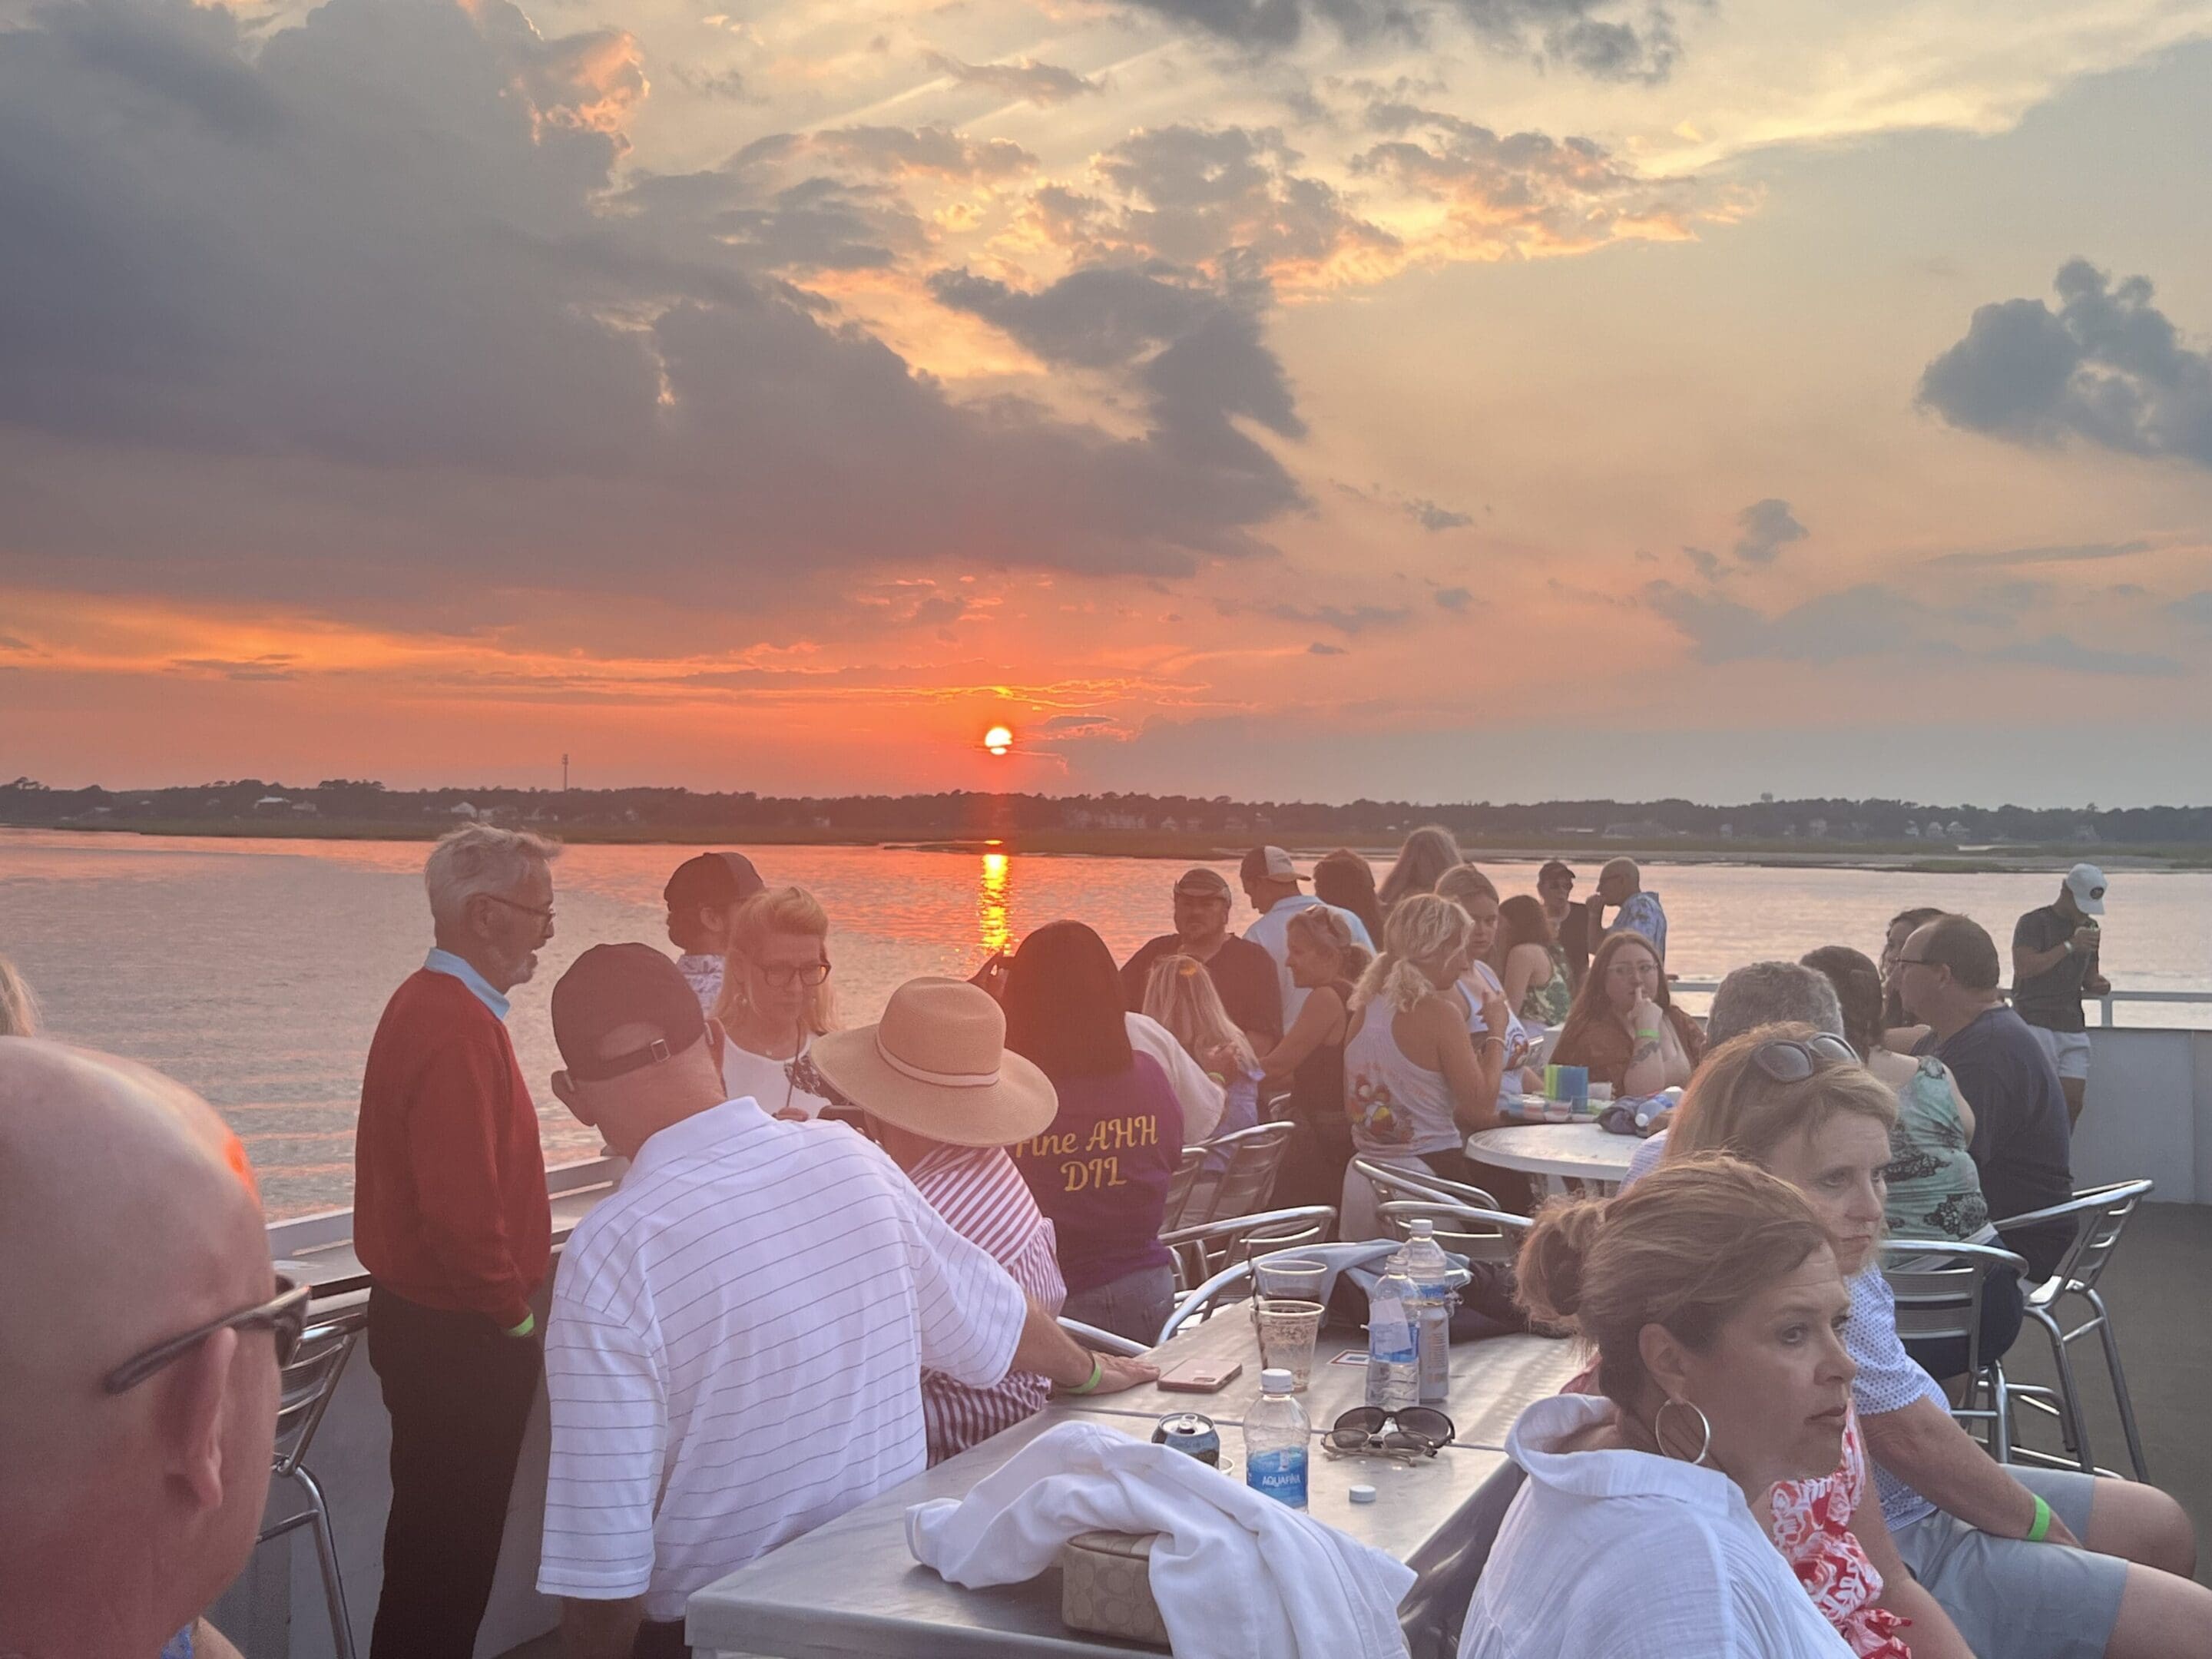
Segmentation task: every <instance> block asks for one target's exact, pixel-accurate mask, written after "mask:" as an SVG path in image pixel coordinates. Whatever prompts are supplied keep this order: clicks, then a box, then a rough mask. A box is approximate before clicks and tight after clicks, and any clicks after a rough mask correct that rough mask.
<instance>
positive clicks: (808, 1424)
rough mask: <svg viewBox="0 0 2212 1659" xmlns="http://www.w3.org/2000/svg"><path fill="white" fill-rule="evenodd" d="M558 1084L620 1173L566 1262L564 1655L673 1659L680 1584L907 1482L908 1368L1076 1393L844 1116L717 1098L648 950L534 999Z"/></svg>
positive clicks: (553, 1533) (1084, 1386) (1025, 1302)
mask: <svg viewBox="0 0 2212 1659" xmlns="http://www.w3.org/2000/svg"><path fill="white" fill-rule="evenodd" d="M553 1035H554V1038H555V1040H556V1042H558V1043H559V1045H560V1048H561V1057H562V1060H565V1061H566V1062H567V1069H566V1070H564V1071H562V1072H560V1073H556V1074H555V1076H554V1079H553V1086H554V1091H555V1092H556V1094H558V1095H559V1096H560V1097H561V1099H562V1101H563V1102H564V1103H566V1104H567V1105H568V1109H569V1110H570V1111H572V1112H574V1114H575V1115H576V1116H577V1117H578V1118H579V1119H580V1121H583V1122H585V1123H586V1124H588V1125H591V1126H592V1127H595V1128H597V1129H598V1130H599V1132H600V1133H602V1134H603V1135H604V1136H605V1139H606V1140H607V1142H608V1144H609V1145H610V1146H612V1147H613V1148H614V1150H615V1151H616V1152H619V1153H622V1154H623V1156H625V1157H627V1158H629V1159H630V1160H631V1166H630V1170H629V1174H628V1175H626V1176H624V1177H623V1183H622V1186H621V1188H619V1190H617V1192H616V1193H615V1194H612V1195H611V1197H609V1198H608V1199H606V1200H605V1201H604V1202H602V1203H601V1204H600V1205H599V1206H598V1207H597V1208H596V1209H594V1210H593V1211H592V1212H591V1213H590V1214H589V1215H587V1216H586V1217H585V1218H584V1219H583V1221H582V1222H581V1223H580V1224H579V1225H578V1226H577V1228H576V1231H575V1232H574V1234H573V1235H572V1236H571V1237H570V1239H569V1241H568V1249H566V1251H565V1252H564V1253H563V1255H562V1261H561V1267H560V1273H559V1274H558V1277H557V1278H556V1281H555V1285H554V1292H553V1313H552V1318H551V1321H550V1323H549V1326H548V1328H547V1332H546V1341H545V1356H546V1358H545V1380H546V1389H547V1393H548V1395H549V1396H550V1401H551V1406H552V1426H553V1449H552V1459H551V1465H550V1470H549V1472H548V1476H547V1481H546V1499H545V1534H544V1548H543V1551H542V1553H541V1554H540V1557H539V1561H538V1589H539V1590H540V1591H542V1592H544V1594H546V1595H557V1596H559V1597H561V1598H562V1632H563V1637H564V1644H565V1647H566V1650H567V1652H568V1655H569V1656H570V1659H632V1656H655V1659H657V1656H660V1655H674V1654H683V1653H685V1652H687V1650H686V1649H685V1647H684V1638H683V1623H682V1621H683V1617H684V1601H685V1600H686V1598H687V1597H689V1596H690V1594H691V1592H692V1591H694V1590H696V1589H700V1588H701V1587H702V1586H703V1585H705V1584H708V1583H712V1582H713V1581H714V1579H716V1578H718V1577H721V1576H722V1575H723V1574H724V1573H726V1572H728V1571H731V1570H732V1569H733V1568H736V1567H738V1566H742V1565H744V1563H746V1562H747V1561H750V1560H751V1559H754V1558H755V1557H756V1556H758V1555H761V1554H763V1553H766V1552H767V1551H769V1550H771V1549H774V1548H775V1547H776V1546H777V1545H779V1544H782V1543H785V1542H787V1541H789V1540H791V1539H793V1538H795V1537H798V1536H799V1534H802V1533H805V1532H807V1531H810V1530H811V1529H812V1528H815V1527H817V1526H820V1525H821V1524H822V1523H823V1522H826V1521H829V1520H831V1519H833V1518H835V1517H836V1516H839V1515H842V1514H843V1513H844V1512H845V1511H846V1510H849V1509H852V1508H853V1507H854V1506H855V1505H856V1504H861V1503H864V1502H866V1500H867V1499H868V1498H872V1497H874V1496H875V1495H876V1494H877V1493H878V1492H883V1491H885V1490H887V1489H888V1488H890V1487H891V1486H896V1484H898V1483H899V1482H900V1481H902V1480H906V1479H907V1478H908V1477H909V1476H911V1475H914V1474H919V1473H920V1472H921V1470H922V1468H924V1467H925V1466H926V1453H925V1444H926V1437H925V1432H924V1427H923V1419H922V1408H921V1387H920V1377H921V1370H922V1368H923V1367H924V1366H927V1367H929V1368H931V1369H933V1370H939V1371H942V1372H944V1373H945V1375H947V1376H951V1378H953V1379H954V1380H955V1381H957V1382H960V1383H966V1384H968V1385H969V1386H971V1387H979V1388H980V1387H986V1386H988V1385H991V1384H994V1383H998V1382H1000V1380H1001V1379H1003V1378H1004V1377H1005V1376H1006V1374H1007V1372H1008V1371H1009V1370H1024V1371H1032V1372H1036V1373H1038V1374H1041V1375H1042V1376H1045V1377H1047V1378H1048V1379H1050V1380H1051V1381H1053V1382H1054V1383H1059V1384H1060V1385H1062V1386H1063V1387H1066V1388H1067V1389H1070V1390H1072V1391H1073V1392H1077V1393H1106V1392H1112V1391H1115V1390H1118V1389H1126V1388H1133V1387H1135V1386H1136V1385H1138V1384H1139V1383H1144V1382H1147V1381H1149V1380H1151V1378H1152V1376H1153V1374H1154V1373H1153V1371H1152V1368H1151V1367H1150V1366H1147V1365H1144V1364H1138V1363H1135V1362H1131V1361H1123V1360H1115V1359H1097V1358H1093V1357H1092V1356H1091V1355H1090V1354H1088V1353H1086V1352H1085V1351H1084V1350H1083V1349H1081V1348H1080V1347H1079V1346H1076V1344H1075V1343H1074V1342H1073V1341H1072V1340H1070V1339H1069V1338H1068V1337H1067V1336H1066V1334H1065V1333H1063V1332H1062V1331H1061V1330H1060V1328H1059V1326H1058V1325H1057V1324H1056V1323H1055V1322H1054V1320H1053V1317H1052V1316H1051V1315H1050V1314H1048V1313H1047V1312H1045V1311H1044V1310H1042V1309H1039V1308H1036V1307H1034V1306H1032V1305H1031V1304H1030V1301H1029V1299H1028V1298H1027V1297H1025V1296H1024V1294H1023V1292H1022V1291H1021V1289H1020V1287H1019V1286H1018V1285H1016V1284H1015V1283H1014V1281H1013V1280H1012V1279H1011V1278H1009V1277H1008V1276H1007V1274H1006V1270H1005V1269H1004V1268H1002V1267H1000V1266H999V1264H998V1263H997V1262H995V1261H993V1260H992V1259H991V1258H990V1256H988V1255H986V1254H985V1253H984V1252H983V1251H982V1250H981V1249H977V1248H976V1247H975V1245H974V1244H972V1243H969V1242H968V1241H967V1240H966V1239H964V1238H963V1237H960V1235H959V1234H957V1232H955V1231H952V1229H951V1228H950V1227H949V1226H947V1225H945V1222H944V1220H943V1219H942V1218H940V1217H939V1215H938V1214H937V1213H936V1212H934V1211H933V1210H932V1209H931V1208H930V1206H929V1205H928V1204H927V1202H926V1201H925V1200H923V1199H922V1197H921V1194H919V1193H917V1192H916V1191H915V1188H914V1185H913V1183H912V1182H909V1181H908V1180H907V1178H906V1177H905V1176H903V1175H902V1174H901V1173H900V1172H899V1170H898V1168H897V1166H896V1165H895V1164H892V1163H891V1161H890V1159H889V1158H886V1157H884V1154H883V1153H882V1152H879V1151H878V1149H877V1148H876V1147H874V1146H872V1145H870V1144H869V1143H868V1141H867V1140H866V1139H865V1138H863V1137H862V1136H860V1135H857V1134H855V1133H853V1132H852V1131H851V1130H849V1129H847V1128H845V1127H842V1126H840V1125H836V1124H827V1123H784V1122H779V1121H775V1120H774V1119H772V1118H770V1117H769V1116H768V1115H767V1114H766V1113H764V1112H763V1111H762V1110H761V1109H760V1108H759V1107H758V1106H757V1105H756V1104H755V1103H753V1102H752V1101H750V1100H748V1099H739V1100H734V1101H732V1100H726V1099H724V1097H723V1089H722V1074H721V1053H720V1050H721V1044H722V1037H721V1030H720V1026H719V1025H717V1024H714V1022H713V1021H711V1020H709V1019H708V1018H706V1017H705V1016H704V1015H703V1014H702V1012H701V1011H700V1008H699V1003H698V1000H697V998H696V997H695V996H694V995H693V994H692V992H691V989H690V986H689V985H688V984H686V983H685V981H684V976H683V975H682V974H681V973H679V972H678V970H677V968H676V965H675V963H671V962H670V961H669V960H668V958H667V957H664V956H662V955H661V954H660V953H659V951H654V950H653V949H652V948H650V947H649V946H647V945H596V946H594V947H593V948H592V949H591V950H589V951H586V952H585V953H584V954H583V955H582V956H581V957H578V958H577V959H576V962H575V963H574V965H573V966H572V967H571V968H570V969H568V972H567V973H566V974H564V975H562V979H561V982H560V983H559V984H558V985H557V986H556V987H554V991H553Z"/></svg>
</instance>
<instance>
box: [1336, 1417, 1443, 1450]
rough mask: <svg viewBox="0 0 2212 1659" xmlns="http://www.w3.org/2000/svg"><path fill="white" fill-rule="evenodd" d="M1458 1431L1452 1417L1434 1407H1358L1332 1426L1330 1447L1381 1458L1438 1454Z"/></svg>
mask: <svg viewBox="0 0 2212 1659" xmlns="http://www.w3.org/2000/svg"><path fill="white" fill-rule="evenodd" d="M1458 1433H1459V1431H1458V1430H1457V1429H1456V1428H1455V1427H1454V1426H1453V1425H1452V1420H1451V1419H1450V1418H1449V1417H1447V1416H1445V1415H1444V1414H1443V1413H1442V1412H1440V1411H1438V1410H1437V1409H1436V1407H1433V1406H1407V1407H1405V1408H1404V1409H1403V1410H1401V1411H1395V1412H1394V1411H1386V1410H1385V1409H1383V1407H1380V1406H1354V1407H1352V1409H1351V1410H1350V1411H1348V1412H1346V1413H1344V1415H1343V1416H1341V1417H1340V1418H1338V1419H1336V1421H1335V1422H1334V1423H1332V1424H1330V1425H1328V1447H1329V1449H1330V1450H1331V1451H1335V1452H1349V1453H1352V1454H1354V1455H1372V1456H1377V1457H1397V1456H1412V1457H1434V1456H1435V1455H1437V1453H1438V1452H1439V1451H1442V1450H1443V1449H1444V1448H1445V1447H1446V1446H1449V1445H1450V1444H1451V1443H1452V1441H1453V1439H1454V1438H1455V1437H1456V1436H1457V1435H1458Z"/></svg>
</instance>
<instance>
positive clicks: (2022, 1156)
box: [1898, 916, 2074, 1280]
mask: <svg viewBox="0 0 2212 1659" xmlns="http://www.w3.org/2000/svg"><path fill="white" fill-rule="evenodd" d="M1898 973H1899V976H1900V983H1901V985H1902V987H1903V990H1904V994H1905V1008H1906V1010H1907V1011H1908V1012H1910V1013H1911V1015H1912V1016H1913V1017H1914V1018H1916V1019H1919V1020H1923V1021H1925V1022H1926V1024H1927V1025H1928V1027H1929V1036H1928V1039H1927V1041H1926V1042H1925V1043H1923V1051H1924V1052H1929V1053H1932V1054H1935V1055H1936V1057H1937V1058H1938V1059H1940V1060H1942V1062H1943V1063H1944V1064H1945V1065H1946V1066H1949V1067H1950V1068H1951V1072H1952V1074H1953V1075H1954V1077H1956V1078H1957V1079H1958V1080H1959V1091H1960V1093H1961V1094H1963V1095H1964V1096H1965V1097H1966V1103H1967V1104H1968V1105H1969V1106H1971V1107H1972V1108H1973V1109H1974V1135H1973V1139H1972V1140H1971V1141H1969V1142H1968V1143H1967V1145H1966V1150H1967V1152H1969V1153H1971V1154H1972V1157H1973V1160H1974V1164H1975V1166H1976V1167H1977V1168H1978V1169H1979V1170H1981V1173H1982V1196H1983V1197H1984V1198H1985V1199H1986V1200H1989V1206H1990V1215H1992V1216H1993V1217H1995V1218H1997V1219H1998V1220H1999V1221H2000V1222H2002V1220H2003V1219H2004V1218H2006V1217H2007V1216H2015V1215H2025V1214H2027V1212H2029V1211H2031V1210H2041V1209H2046V1208H2048V1207H2049V1206H2051V1205H2054V1204H2063V1203H2064V1202H2065V1201H2066V1200H2068V1199H2069V1198H2071V1197H2072V1196H2073V1195H2074V1171H2073V1145H2072V1127H2071V1125H2070V1123H2069V1121H2068V1119H2067V1116H2066V1096H2065V1094H2064V1092H2063V1091H2062V1090H2061V1089H2060V1088H2059V1086H2058V1073H2057V1071H2056V1070H2055V1069H2054V1068H2053V1067H2052V1066H2051V1059H2050V1056H2049V1055H2047V1054H2045V1053H2044V1052H2043V1048H2042V1045H2041V1044H2040V1043H2039V1042H2036V1040H2035V1035H2034V1033H2033V1032H2032V1031H2030V1030H2028V1028H2027V1025H2026V1024H2024V1023H2023V1022H2022V1021H2021V1017H2020V1016H2019V1015H2018V1014H2016V1013H2015V1012H2013V1011H2012V1010H2011V1009H2009V1008H2008V1007H2006V1006H2004V1003H2003V1000H2002V997H2001V995H2000V994H1999V992H1998V990H1997V947H1996V941H1995V940H1994V939H1990V936H1989V934H1988V933H1985V932H1984V930H1983V928H1982V927H1981V926H1980V924H1979V923H1978V922H1975V921H1972V920H1971V919H1969V918H1968V917H1966V916H1938V917H1937V918H1936V920H1935V921H1931V922H1929V923H1927V924H1925V925H1924V926H1923V927H1919V928H1917V929H1916V930H1915V931H1914V933H1913V934H1912V936H1911V938H1910V939H1906V940H1905V950H1904V951H1903V953H1902V954H1901V955H1900V956H1899V957H1898ZM2002 1237H2003V1240H2004V1245H2005V1248H2006V1249H2009V1250H2017V1251H2018V1252H2019V1253H2020V1254H2021V1255H2022V1256H2024V1257H2025V1258H2026V1259H2027V1266H2028V1271H2029V1273H2031V1274H2033V1277H2034V1278H2035V1279H2037V1280H2041V1279H2047V1278H2049V1277H2050V1276H2051V1271H2052V1270H2053V1269H2054V1268H2055V1267H2057V1265H2058V1259H2059V1257H2061V1256H2062V1255H2064V1254H2065V1253H2066V1248H2067V1246H2068V1245H2069V1244H2071V1243H2073V1242H2074V1228H2073V1224H2071V1223H2070V1222H2066V1221H2056V1222H2043V1223H2040V1224H2039V1225H2035V1226H2033V1227H2020V1228H2013V1229H2009V1230H2006V1231H2003V1232H2002Z"/></svg>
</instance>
